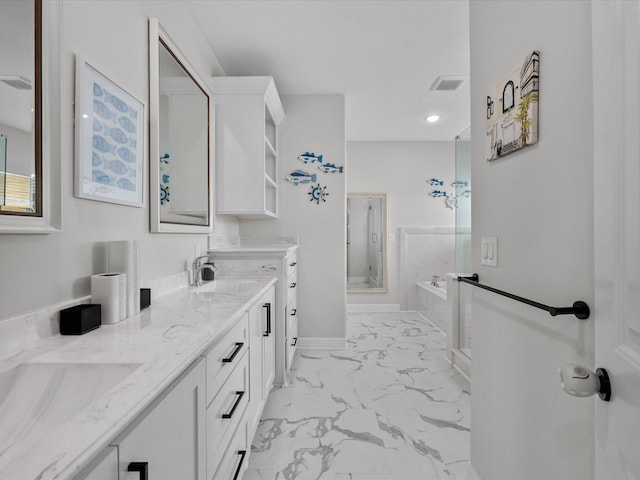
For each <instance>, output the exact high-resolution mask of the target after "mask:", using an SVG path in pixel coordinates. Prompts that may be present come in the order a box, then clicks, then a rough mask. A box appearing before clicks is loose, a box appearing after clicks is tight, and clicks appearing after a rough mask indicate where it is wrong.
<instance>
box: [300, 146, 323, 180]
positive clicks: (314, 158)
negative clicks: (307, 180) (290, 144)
mask: <svg viewBox="0 0 640 480" xmlns="http://www.w3.org/2000/svg"><path fill="white" fill-rule="evenodd" d="M298 160H302V161H303V162H304V163H309V162H311V163H314V162H318V163H322V155H316V154H315V153H313V152H304V153H303V154H302V155H298ZM314 182H315V180H314Z"/></svg>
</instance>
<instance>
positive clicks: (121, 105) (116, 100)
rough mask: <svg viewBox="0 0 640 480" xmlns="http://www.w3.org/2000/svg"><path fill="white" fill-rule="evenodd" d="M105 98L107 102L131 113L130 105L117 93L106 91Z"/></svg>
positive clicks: (117, 108)
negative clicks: (117, 95) (116, 94)
mask: <svg viewBox="0 0 640 480" xmlns="http://www.w3.org/2000/svg"><path fill="white" fill-rule="evenodd" d="M104 99H105V101H106V102H107V103H110V104H111V105H113V107H114V108H115V109H116V110H118V111H119V112H122V113H129V105H127V104H126V102H124V101H122V100H120V99H119V98H118V97H116V96H115V95H112V94H110V93H109V92H107V91H105V96H104Z"/></svg>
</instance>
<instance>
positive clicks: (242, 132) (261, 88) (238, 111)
mask: <svg viewBox="0 0 640 480" xmlns="http://www.w3.org/2000/svg"><path fill="white" fill-rule="evenodd" d="M209 83H210V85H211V87H212V89H213V92H214V102H215V112H216V118H215V129H216V142H215V148H216V209H217V213H221V214H231V215H237V216H241V217H248V218H268V217H277V216H278V124H279V123H280V122H281V121H282V119H283V118H284V110H283V109H282V103H281V102H280V97H279V96H278V91H277V90H276V86H275V83H274V81H273V78H272V77H212V78H211V79H210V82H209Z"/></svg>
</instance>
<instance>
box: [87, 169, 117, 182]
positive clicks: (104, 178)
mask: <svg viewBox="0 0 640 480" xmlns="http://www.w3.org/2000/svg"><path fill="white" fill-rule="evenodd" d="M91 180H93V181H94V182H96V183H102V184H103V185H113V184H114V181H113V178H112V177H110V176H109V175H107V174H106V173H104V172H103V171H102V170H92V171H91Z"/></svg>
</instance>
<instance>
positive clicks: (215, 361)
mask: <svg viewBox="0 0 640 480" xmlns="http://www.w3.org/2000/svg"><path fill="white" fill-rule="evenodd" d="M248 327H249V314H245V315H244V316H243V317H242V319H241V320H239V321H238V323H237V324H236V325H234V326H233V327H232V328H231V330H229V332H227V333H226V334H225V335H224V337H222V339H221V340H220V341H219V342H218V343H216V344H215V346H214V347H213V348H212V349H211V350H209V352H208V353H207V355H206V356H207V405H209V403H211V400H213V397H214V396H215V395H216V393H217V392H218V390H220V387H221V386H222V384H223V383H224V382H225V380H226V379H227V378H228V377H229V375H231V372H233V370H234V368H235V367H236V365H238V362H239V361H240V359H241V358H242V356H243V355H244V353H245V352H246V351H247V349H248V348H249V332H248Z"/></svg>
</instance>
